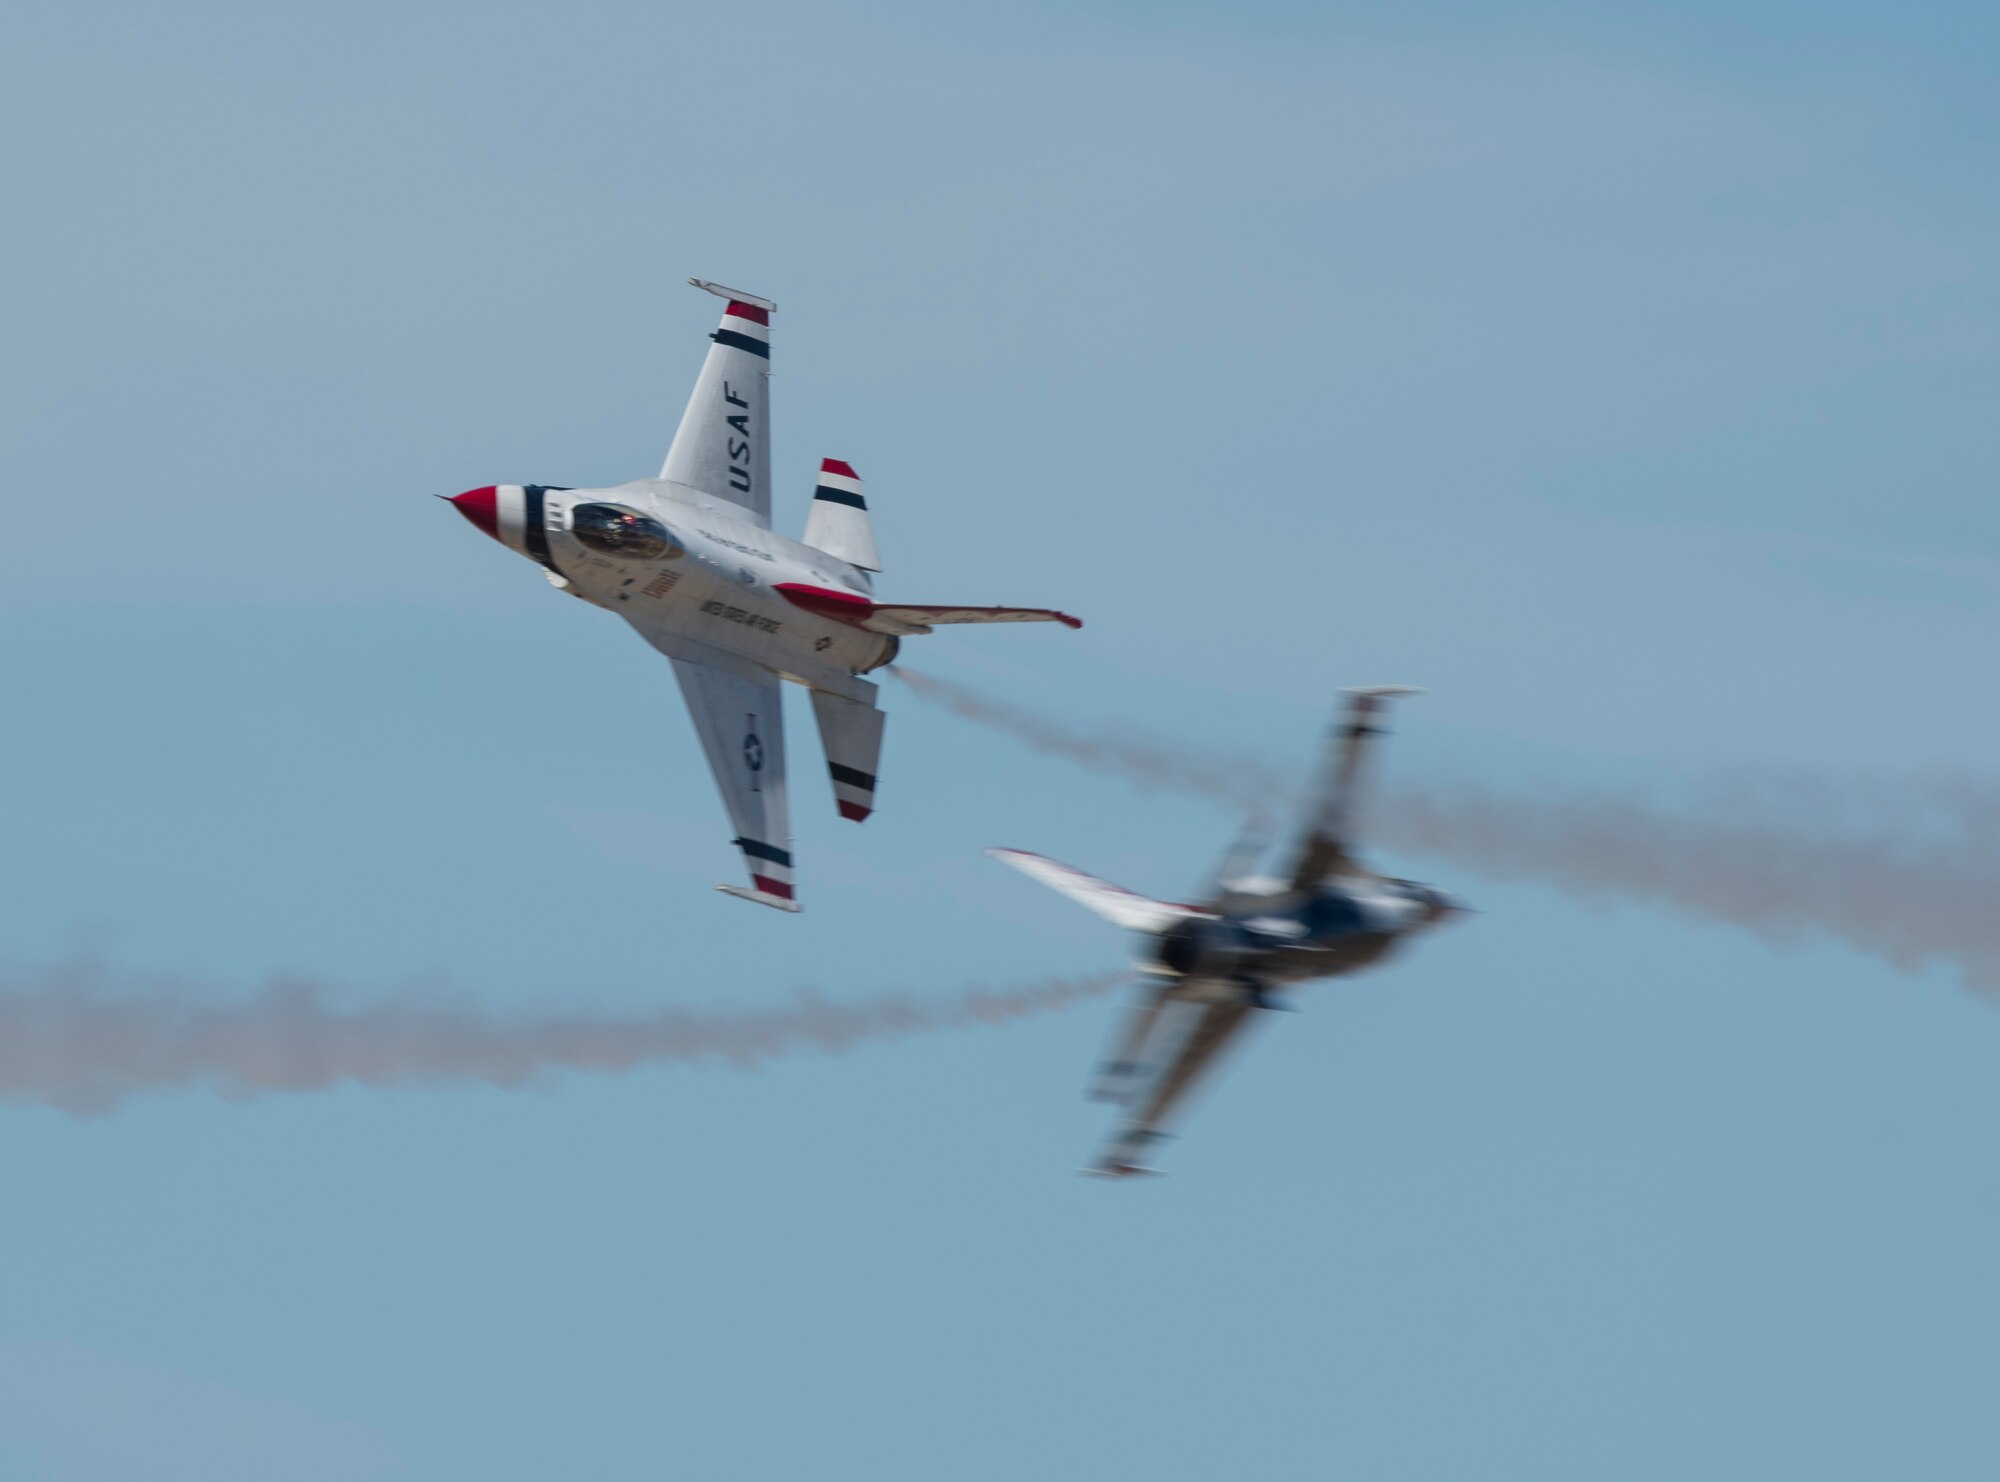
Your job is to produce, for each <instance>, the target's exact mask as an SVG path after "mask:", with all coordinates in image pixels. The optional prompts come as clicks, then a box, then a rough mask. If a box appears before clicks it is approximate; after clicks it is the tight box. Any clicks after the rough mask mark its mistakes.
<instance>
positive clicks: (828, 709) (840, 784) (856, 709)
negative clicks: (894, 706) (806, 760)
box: [812, 690, 883, 823]
mask: <svg viewBox="0 0 2000 1482" xmlns="http://www.w3.org/2000/svg"><path fill="white" fill-rule="evenodd" d="M812 702H813V719H814V720H816V721H818V722H819V740H820V745H821V746H822V747H824V748H825V750H826V770H827V772H828V774H829V775H830V776H831V777H832V778H833V800H834V802H835V803H837V804H839V806H840V816H841V817H842V818H848V819H852V820H853V821H854V822H856V823H859V822H861V820H862V819H864V818H866V817H867V816H868V815H869V814H870V813H873V812H874V811H875V770H876V768H877V767H878V766H879V765H880V764H881V758H882V724H883V715H882V712H881V711H879V710H877V709H876V708H875V707H874V706H873V705H863V704H861V703H860V702H859V701H856V700H847V699H843V698H841V697H840V696H839V695H830V694H828V693H827V692H826V691H825V690H814V691H813V692H812Z"/></svg>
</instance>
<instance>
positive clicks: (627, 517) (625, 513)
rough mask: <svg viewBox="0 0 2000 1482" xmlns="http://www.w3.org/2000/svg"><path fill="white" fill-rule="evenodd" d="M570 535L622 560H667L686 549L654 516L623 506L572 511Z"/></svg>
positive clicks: (580, 507) (590, 506) (585, 506)
mask: <svg viewBox="0 0 2000 1482" xmlns="http://www.w3.org/2000/svg"><path fill="white" fill-rule="evenodd" d="M569 533H570V534H572V535H574V536H575V537H576V538H577V539H578V540H580V541H581V542H583V544H585V545H587V546H589V547H590V548H591V549H592V550H593V551H597V552H599V553H601V554H603V555H606V556H616V557H617V558H618V559H620V560H621V561H664V560H667V559H669V558H670V557H673V556H684V555H686V554H687V551H686V548H685V547H683V546H682V545H681V543H680V542H679V541H677V540H675V539H674V538H673V536H671V535H669V534H668V533H667V527H666V526H665V525H662V524H661V523H660V522H659V521H658V520H656V519H654V518H653V517H652V516H651V515H647V514H641V513H640V512H639V511H638V510H636V509H632V508H630V507H629V506H627V505H623V504H579V505H577V506H576V508H575V509H573V510H571V511H570V518H569Z"/></svg>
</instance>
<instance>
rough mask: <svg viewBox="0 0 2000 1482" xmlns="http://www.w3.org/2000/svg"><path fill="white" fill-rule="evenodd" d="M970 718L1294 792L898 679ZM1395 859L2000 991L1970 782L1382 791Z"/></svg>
mask: <svg viewBox="0 0 2000 1482" xmlns="http://www.w3.org/2000/svg"><path fill="white" fill-rule="evenodd" d="M894 672H895V673H896V675H897V677H898V678H900V679H902V680H903V681H904V682H906V683H907V684H909V685H910V686H911V688H913V689H915V690H916V691H917V692H918V693H919V694H921V695H923V696H925V697H926V698H927V699H930V700H933V701H935V702H937V703H939V704H941V705H943V706H945V707H946V708H947V709H949V710H951V711H953V712H954V713H956V714H959V715H962V716H964V717H966V718H967V719H969V720H973V721H977V722H979V723H981V724H983V725H987V726H991V727H993V728H994V729H997V730H1000V731H1002V732H1005V733H1006V734H1008V735H1011V736H1013V737H1015V738H1016V739H1017V740H1020V741H1023V742H1026V743H1027V744H1028V745H1030V746H1032V747H1035V748H1036V749H1038V750H1041V751H1045V752H1049V753H1051V754H1053V755H1056V756H1061V757H1065V758H1067V759H1069V760H1070V761H1073V762H1077V763H1079V764H1080V765H1082V766H1085V767H1088V768H1090V769H1092V770H1094V771H1098V772H1104V773H1109V774H1111V775H1114V776H1119V777H1123V778H1125V779H1126V780H1128V781H1132V782H1135V783H1137V784H1138V785H1140V786H1142V787H1150V788H1160V789H1165V790H1169V791H1174V792H1178V793H1182V794H1185V795H1187V796H1191V797H1198V798H1204V799H1207V800H1209V801H1212V802H1218V803H1224V804H1227V805H1230V806H1233V807H1252V808H1268V807H1269V806H1270V804H1271V801H1272V799H1273V798H1274V797H1277V796H1280V795H1281V794H1283V793H1285V792H1286V791H1288V787H1287V779H1286V778H1285V775H1284V773H1283V772H1282V771H1281V770H1279V769H1277V768H1275V767H1273V766H1272V765H1271V764H1270V763H1268V762H1265V761H1261V760H1257V759H1253V758H1241V757H1223V756H1204V755H1202V754H1200V753H1198V752H1196V751H1194V750H1192V749H1188V748H1183V747H1179V746H1176V745H1174V744H1173V743H1172V742H1167V741H1160V740H1146V739H1143V738H1135V737H1133V736H1132V735H1130V734H1117V733H1109V732H1102V731H1100V732H1097V733H1089V732H1084V731H1079V730H1072V729H1069V728H1066V727H1064V726H1062V725H1060V724H1058V723H1056V722H1053V721H1050V720H1048V719H1046V718H1044V717H1041V716H1037V715H1033V714H1030V713H1029V712H1027V711H1024V710H1022V709H1021V708H1019V707H1018V706H1013V705H1009V704H1006V703H1004V702H1002V701H998V700H994V699H991V698H989V697H987V696H983V695H979V694H975V693H974V692H972V691H970V690H968V689H966V688H964V687H963V686H960V685H956V684H949V683H946V682H945V681H942V680H938V679H934V678H932V677H930V676H928V675H916V674H912V673H911V672H910V671H908V670H906V669H900V668H899V669H897V670H896V671H894ZM1369 812H1370V823H1369V825H1368V834H1369V837H1370V838H1371V839H1373V840H1375V841H1377V842H1379V843H1380V844H1381V845H1382V846H1384V847H1385V848H1388V849H1391V850H1394V851H1396V852H1398V853H1406V854H1410V855H1414V856H1418V857H1425V858H1436V859H1441V860H1447V861H1450V862H1451V863H1452V864H1454V865H1456V866H1457V867H1459V868H1460V869H1463V870H1466V871H1469V872H1470V873H1472V874H1474V875H1476V876H1480V877H1483V878H1485V879H1489V880H1496V881H1531V882H1538V883H1541V884H1546V885H1552V886H1554V887H1556V888H1557V889H1559V890H1562V891H1564V892H1566V893H1568V894H1570V895H1573V896H1577V897H1579V898H1583V899H1587V900H1600V901H1627V902H1632V903H1637V904H1643V905H1650V906H1655V907H1660V908H1664V909H1666V910H1669V911H1673V912H1676V913H1678V914H1681V915H1683V916H1687V917H1691V918H1694V919H1697V920H1705V921H1715V922H1721V923H1724V924H1727V925H1730V926H1735V927H1738V928H1741V929H1743V930H1745V931H1748V932H1751V933H1752V934H1754V935H1756V936H1758V937H1760V938H1762V939H1763V940H1766V941H1770V942H1775V943H1787V942H1795V941H1804V940H1814V939H1818V940H1826V941H1834V942H1839V943H1842V944H1844V945H1846V946H1848V947H1850V948H1853V949H1854V950H1856V951H1859V952H1862V953H1865V954H1867V955H1869V956H1871V957H1874V958H1875V959H1877V960H1879V961H1882V962H1886V963H1888V964H1890V965H1891V966H1893V967H1895V968H1897V969H1898V970H1901V971H1905V972H1915V971H1919V970H1921V969H1923V968H1925V967H1928V966H1931V965H1933V964H1938V965H1943V966H1945V967H1947V968H1949V969H1951V970H1953V971H1955V972H1956V973H1957V974H1958V976H1959V977H1960V978H1961V979H1962V980H1963V981H1964V982H1965V984H1966V985H1967V986H1968V987H1971V988H1974V989H1980V990H1985V991H1993V990H1997V989H2000V909H1996V907H2000V788H1996V787H1994V786H1993V785H1991V784H1987V783H1983V782H1979V781H1976V780H1972V779H1966V778H1949V777H1937V778H1920V779H1911V780H1904V781H1882V780H1874V781H1869V780H1865V779H1855V780H1848V781H1838V782H1836V781H1832V780H1828V779H1816V778H1810V777H1805V776H1800V775H1786V776H1779V775H1743V776H1736V777H1731V778H1726V779H1722V780H1718V781H1710V782H1707V783H1703V784H1700V785H1698V786H1696V787H1694V788H1691V789H1683V790H1681V791H1680V792H1679V793H1677V794H1675V793H1668V792H1664V791H1663V792H1659V793H1649V792H1643V791H1617V790H1612V789H1589V788H1566V789H1555V788H1542V789H1537V790H1529V791H1501V790H1498V789H1495V788H1490V787H1483V786H1480V785H1477V784H1471V783H1456V784H1450V785H1445V786H1438V787H1431V788H1425V789H1408V788H1405V789H1400V790H1395V791H1392V792H1388V793H1385V795H1384V796H1383V797H1382V798H1381V799H1380V800H1379V803H1378V805H1377V806H1376V807H1374V808H1372V809H1370V810H1369Z"/></svg>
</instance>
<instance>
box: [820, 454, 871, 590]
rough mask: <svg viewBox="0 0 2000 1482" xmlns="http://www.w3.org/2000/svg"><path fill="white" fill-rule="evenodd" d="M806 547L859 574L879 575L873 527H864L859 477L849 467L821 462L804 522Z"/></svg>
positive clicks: (865, 519)
mask: <svg viewBox="0 0 2000 1482" xmlns="http://www.w3.org/2000/svg"><path fill="white" fill-rule="evenodd" d="M806 544H807V545H809V546H811V547H813V549H815V550H821V551H825V552H826V553H827V554H828V555H829V556H837V557H839V558H840V559H841V560H843V561H845V562H847V563H848V565H850V566H859V567H860V568H861V569H862V570H863V571H880V570H881V569H882V558H881V557H880V556H878V555H877V554H876V553H875V527H874V526H872V525H870V524H869V523H868V501H867V500H866V499H863V498H862V497H861V476H860V475H859V474H857V473H856V472H855V471H854V465H853V464H851V463H842V462H841V461H840V460H839V459H838V458H826V459H822V460H821V462H820V465H819V487H818V488H817V489H815V490H813V506H812V513H811V514H810V515H809V516H807V518H806Z"/></svg>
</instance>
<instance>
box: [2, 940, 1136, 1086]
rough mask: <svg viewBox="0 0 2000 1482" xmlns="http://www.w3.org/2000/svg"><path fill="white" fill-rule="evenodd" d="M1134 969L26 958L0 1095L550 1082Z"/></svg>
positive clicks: (1083, 988)
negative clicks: (801, 975) (270, 971)
mask: <svg viewBox="0 0 2000 1482" xmlns="http://www.w3.org/2000/svg"><path fill="white" fill-rule="evenodd" d="M1127 976H1128V975H1127V974H1126V973H1122V972H1117V973H1103V974H1098V975H1095V976H1092V977H1079V978H1054V979H1049V980H1047V981H1044V982H1040V983H1028V984H1023V985H1020V986H1016V987H1010V988H985V987H969V988H964V989H960V990H958V991H957V992H954V993H948V994H940V995H936V996H926V995H911V994H894V993H892V994H879V995H875V996H872V997H868V998H861V999H854V1000H850V1001H845V1002H842V1001H836V1000H834V999H830V998H824V997H821V996H820V995H819V994H817V993H812V992H804V993H801V994H799V995H798V996H797V997H796V998H795V999H793V1000H792V1001H791V1002H790V1003H786V1004H780V1005H777V1006H774V1007H771V1008H764V1009H734V1010H715V1011H709V1010H697V1009H686V1008H659V1009H653V1010H650V1011H640V1012H633V1011H630V1010H624V1011H615V1012H611V1011H608V1012H604V1013H588V1012H577V1011H564V1012H547V1013H535V1012H526V1011H520V1012H517V1011H511V1010H495V1009H487V1008H482V1007H480V1006H478V1005H477V1004H474V1003H472V1002H470V1001H468V1000H467V999H466V998H465V997H463V996H462V995H457V994H443V993H440V992H437V991H435V990H432V991H425V992H417V991H408V992H403V993H397V994H391V995H389V996H386V997H381V998H376V999H373V1000H354V999H352V996H351V995H347V994H343V993H340V992H338V991H336V990H335V989H333V988H332V987H330V986H328V985H326V984H323V983H317V982H314V981H312V980H310V979H305V978H283V977H279V978H273V979H271V980H270V981H269V982H268V983H266V984H265V985H264V986H263V987H262V988H260V989H258V990H257V991H256V992H254V993H252V994H250V995H249V996H248V997H244V998H239V999H236V1000H233V1001H228V1000H221V999H218V998H217V997H216V996H214V995H213V994H209V993H202V992H198V991H196V990H194V989H191V988H189V987H187V986H185V985H178V984H162V983H159V982H156V981H153V980H149V979H144V978H141V977H140V976H139V975H136V974H127V973H120V972H117V971H114V970H112V969H110V968H107V967H104V966H102V965H99V964H68V965H63V966H58V967H53V968H49V969H45V970H43V971H40V972H35V973H17V974H15V975H13V978H12V981H11V982H8V983H6V984H5V985H4V986H0V1104H11V1105H38V1106H50V1107H55V1108H58V1109H60V1110H62V1111H66V1112H69V1113H71V1114H73V1115H75V1116H80V1117H81V1116H92V1115H101V1114H103V1113H106V1112H109V1111H112V1110H114V1109H115V1108H116V1107H118V1106H119V1105H120V1104H122V1103H123V1102H125V1101H126V1100H128V1099H129V1098H131V1097H134V1096H138V1095H141V1094H143V1093H147V1092H159V1091H168V1090H187V1089H196V1088H208V1089H212V1090H214V1091H217V1092H219V1093H220V1094H222V1095H223V1096H226V1097H229V1098H231V1099H232V1100H245V1101H247V1100H251V1099H253V1098H256V1097H260V1096H270V1095H278V1094H281V1093H298V1092H308V1091H327V1090H332V1089H335V1088H337V1087H340V1086H348V1085H359V1086H372V1087H376V1088H381V1089H393V1088H409V1087H433V1088H441V1087H447V1086H463V1085H475V1084H476V1085H486V1086H497V1087H501V1088H503V1089H509V1090H512V1089H518V1088H523V1087H539V1086H546V1085H547V1084H548V1083H549V1082H550V1081H551V1080H552V1079H553V1078H554V1077H556V1076H557V1075H560V1074H564V1073H568V1074H585V1073H594V1074H612V1075H616V1074H624V1073H627V1072H630V1071H635V1070H642V1069H645V1068H647V1067H650V1066H659V1065H672V1064H683V1065H684V1064H698V1063H708V1062H715V1063H721V1064H724V1065H728V1066H731V1067H733V1068H735V1069H738V1070H749V1069H754V1068H755V1067H757V1066H759V1065H761V1064H763V1063H764V1062H765V1061H767V1060H772V1059H776V1058H779V1057H782V1056H786V1055H795V1054H799V1053H801V1052H804V1051H808V1050H817V1051H820V1052H822V1053H825V1054H829V1055H837V1054H840V1053H841V1052H843V1051H845V1050H847V1049H848V1048H850V1047H851V1046H854V1045H857V1044H864V1043H867V1042H869V1041H871V1040H883V1039H893V1038H896V1037H899V1036H902V1035H910V1034H928V1033H935V1032H938V1031H942V1030H948V1029H963V1028H969V1027H972V1026H975V1025H989V1026H993V1025H1002V1024H1007V1023H1011V1022H1012V1021H1014V1020H1016V1019H1022V1018H1027V1017H1029V1016H1032V1015H1035V1014H1043V1013H1049V1012H1052V1011H1054V1010H1057V1009H1062V1008H1067V1007H1069V1006H1070V1005H1071V1004H1074V1003H1077V1002H1079V1001H1081V1000H1083V999H1087V998H1094V997H1097V996H1099V995H1101V994H1104V993H1107V992H1109V991H1110V990H1111V988H1113V987H1114V986H1115V985H1116V984H1118V983H1120V982H1122V981H1124V980H1125V979H1126V978H1127Z"/></svg>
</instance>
